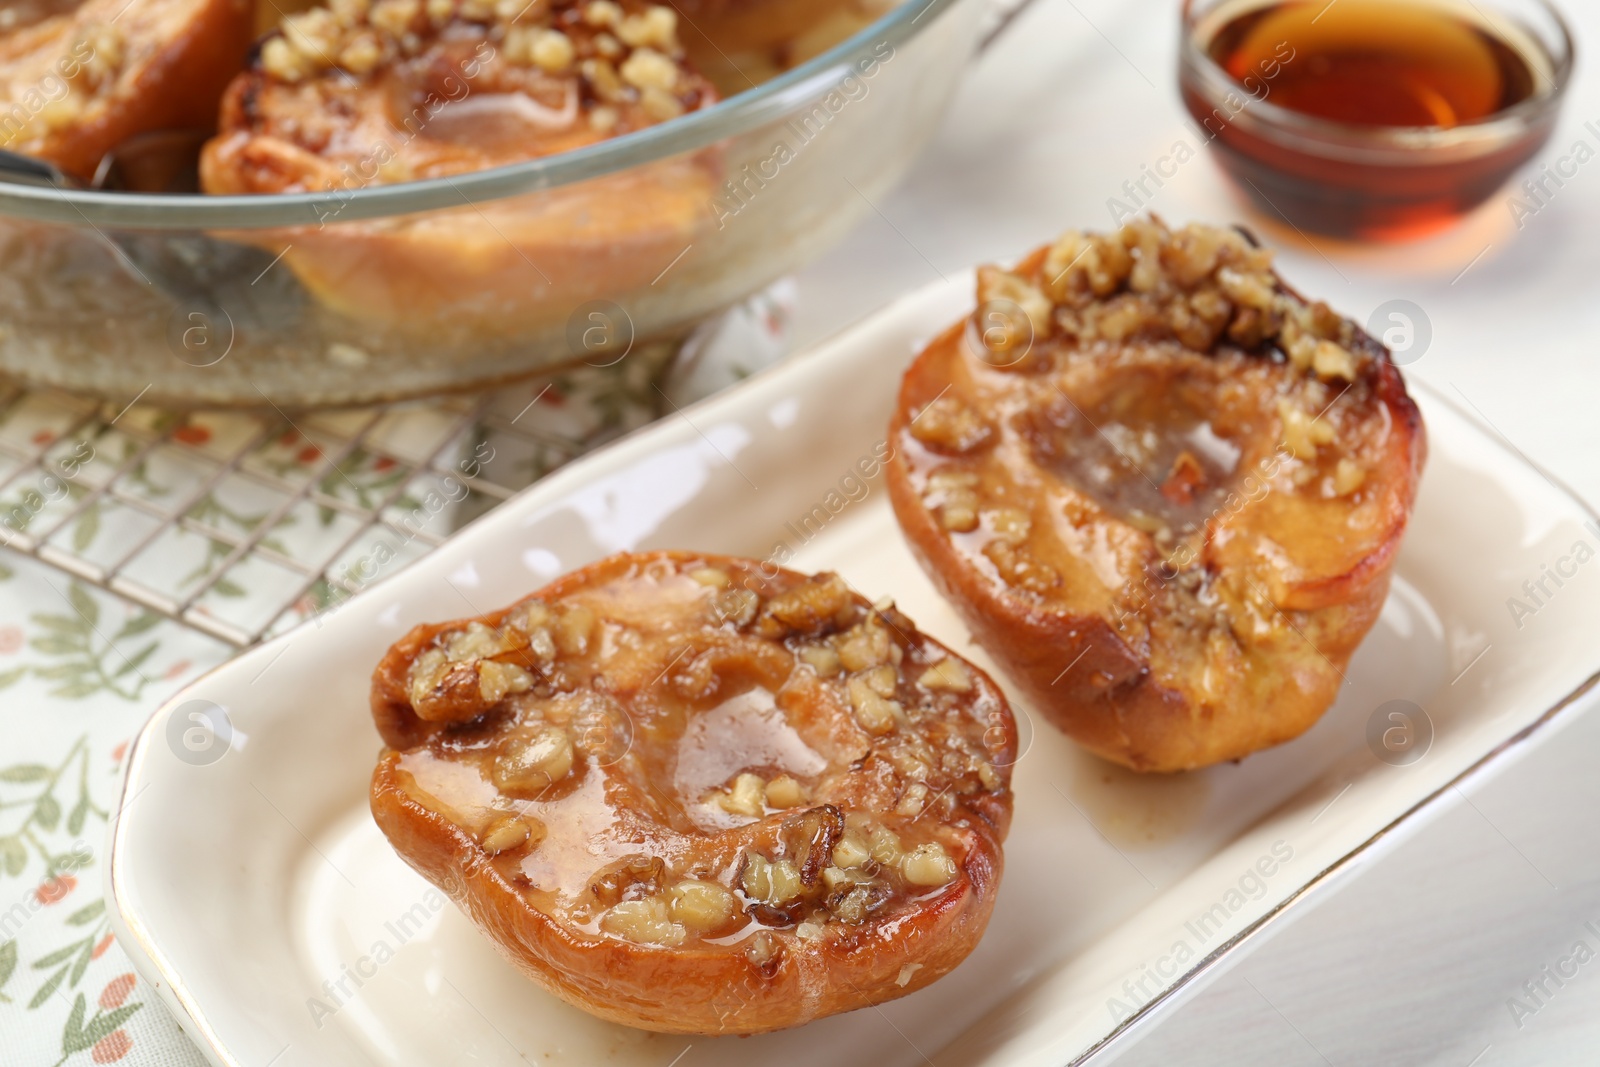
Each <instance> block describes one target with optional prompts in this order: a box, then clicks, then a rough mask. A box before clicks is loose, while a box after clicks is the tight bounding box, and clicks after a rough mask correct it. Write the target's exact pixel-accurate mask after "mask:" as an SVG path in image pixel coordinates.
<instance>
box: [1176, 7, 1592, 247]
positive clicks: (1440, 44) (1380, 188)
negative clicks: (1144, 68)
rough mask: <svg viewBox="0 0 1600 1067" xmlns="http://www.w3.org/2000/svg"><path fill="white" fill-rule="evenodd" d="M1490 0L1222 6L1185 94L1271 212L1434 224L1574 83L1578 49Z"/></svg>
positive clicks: (1203, 33) (1514, 151) (1309, 221)
mask: <svg viewBox="0 0 1600 1067" xmlns="http://www.w3.org/2000/svg"><path fill="white" fill-rule="evenodd" d="M1193 6H1194V5H1192V4H1191V7H1193ZM1487 6H1488V8H1489V10H1487V11H1486V10H1485V5H1483V4H1473V3H1468V2H1465V0H1463V2H1462V3H1460V4H1456V3H1452V2H1450V0H1334V2H1333V3H1328V2H1327V0H1278V2H1271V0H1261V2H1250V0H1243V2H1237V3H1220V4H1214V5H1211V7H1210V8H1209V9H1208V12H1207V13H1206V14H1205V15H1204V16H1202V17H1200V18H1198V19H1195V20H1194V21H1193V25H1192V26H1191V34H1192V37H1191V40H1190V42H1189V45H1190V51H1191V52H1192V53H1193V54H1192V55H1186V56H1185V61H1184V67H1183V71H1182V89H1183V94H1184V101H1185V104H1186V105H1187V106H1188V109H1189V111H1190V113H1191V114H1193V115H1194V117H1195V119H1196V121H1198V122H1199V123H1200V125H1201V127H1202V132H1203V133H1204V134H1205V135H1206V137H1207V139H1208V140H1209V141H1210V142H1211V143H1212V145H1213V147H1214V148H1216V149H1217V150H1218V158H1219V160H1220V161H1221V162H1222V164H1223V165H1224V167H1225V168H1226V169H1227V170H1228V171H1229V172H1230V173H1232V174H1233V175H1234V177H1236V178H1237V179H1239V181H1240V184H1241V186H1242V187H1243V188H1244V189H1245V191H1246V192H1247V193H1248V194H1249V195H1250V196H1251V197H1252V198H1254V199H1255V200H1256V201H1257V202H1258V203H1259V204H1260V205H1261V206H1262V208H1263V209H1264V210H1265V211H1266V212H1267V213H1269V214H1273V215H1280V216H1284V217H1286V218H1287V219H1288V220H1289V221H1290V222H1292V223H1293V224H1294V225H1296V226H1303V227H1305V228H1307V229H1314V230H1318V231H1321V232H1324V233H1333V234H1338V235H1342V236H1356V237H1397V236H1411V235H1415V234H1419V233H1425V232H1429V231H1431V230H1434V229H1437V228H1438V227H1440V226H1443V225H1447V224H1448V223H1449V222H1451V221H1453V220H1454V219H1456V218H1458V217H1459V216H1460V215H1462V214H1464V213H1465V212H1466V211H1469V210H1471V209H1472V208H1474V207H1476V206H1477V205H1479V204H1481V203H1482V202H1483V201H1484V200H1485V199H1487V198H1488V197H1490V196H1492V195H1493V193H1494V192H1495V191H1496V190H1497V189H1499V188H1500V186H1501V185H1503V184H1504V182H1505V181H1506V179H1507V178H1508V177H1509V176H1510V174H1511V173H1512V172H1513V171H1514V170H1515V169H1516V168H1517V167H1518V166H1519V165H1520V164H1522V163H1523V162H1525V161H1526V160H1527V159H1528V158H1529V157H1531V156H1532V155H1533V154H1534V152H1536V151H1537V150H1538V148H1539V147H1540V146H1541V145H1542V144H1543V143H1544V141H1545V140H1546V139H1547V138H1548V136H1549V133H1550V130H1551V127H1552V124H1553V120H1554V116H1555V106H1554V99H1555V98H1556V97H1557V96H1558V95H1559V94H1558V89H1559V85H1560V84H1561V83H1562V82H1564V75H1565V71H1564V68H1563V63H1564V62H1566V60H1564V59H1563V58H1562V57H1560V56H1556V55H1552V52H1551V50H1550V49H1549V48H1548V47H1547V45H1546V44H1545V43H1544V42H1542V41H1541V39H1540V37H1539V35H1538V34H1537V33H1536V32H1534V31H1533V29H1531V28H1529V27H1527V26H1525V25H1524V24H1523V23H1522V22H1521V21H1519V19H1518V18H1517V17H1516V16H1515V13H1510V12H1506V13H1502V12H1500V11H1498V10H1497V9H1495V8H1494V6H1493V5H1487ZM1523 6H1525V7H1533V8H1538V9H1540V10H1542V11H1543V12H1548V13H1549V14H1550V16H1551V18H1552V19H1554V24H1555V26H1556V27H1557V28H1558V29H1561V33H1560V34H1559V35H1558V36H1559V37H1560V39H1562V40H1564V39H1565V33H1564V28H1561V26H1560V21H1559V18H1558V17H1556V16H1554V14H1553V12H1550V11H1549V9H1548V8H1543V7H1542V5H1523ZM1202 57H1203V58H1202ZM1207 60H1208V61H1209V63H1210V64H1214V66H1208V65H1207V64H1206V62H1205V61H1207ZM1219 82H1220V84H1219ZM1541 101H1543V102H1545V103H1547V104H1548V106H1545V107H1541V106H1540V103H1541Z"/></svg>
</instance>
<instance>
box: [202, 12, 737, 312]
mask: <svg viewBox="0 0 1600 1067" xmlns="http://www.w3.org/2000/svg"><path fill="white" fill-rule="evenodd" d="M716 100H717V94H716V90H715V89H714V88H713V87H712V85H711V83H710V82H708V81H706V80H705V79H704V78H703V77H701V76H700V74H698V73H697V72H696V71H695V70H694V69H693V68H692V67H690V66H689V65H688V64H687V62H686V61H685V59H684V55H683V50H682V48H681V47H680V45H679V44H678V39H677V15H676V14H675V13H674V12H673V10H672V9H671V8H670V7H665V6H661V5H656V4H649V3H644V2H642V0H622V2H615V0H587V2H572V0H533V2H531V3H530V2H527V0H524V2H522V3H505V2H493V0H331V2H330V3H329V4H328V6H326V7H319V8H313V9H312V10H310V11H305V12H302V13H300V14H296V15H291V16H289V17H288V18H286V19H284V20H283V23H282V27H281V29H280V31H279V32H277V33H275V34H273V35H272V36H269V37H267V38H266V39H265V40H264V41H263V42H262V43H261V44H260V46H259V48H258V49H257V52H256V55H255V58H254V60H253V61H252V63H251V65H250V69H249V70H247V71H246V72H245V73H244V74H242V75H240V76H239V78H238V79H237V80H236V81H235V82H234V83H233V85H232V86H231V87H230V88H229V90H228V93H227V96H226V97H225V99H224V100H223V106H222V119H221V128H220V132H219V133H218V135H217V137H216V138H215V139H214V140H213V141H211V142H210V143H209V144H208V145H207V146H206V148H205V150H204V152H203V154H202V158H201V169H200V176H201V184H202V186H203V188H204V189H205V191H206V192H209V193H290V192H312V193H326V194H328V195H327V199H326V201H325V202H324V203H323V204H322V205H321V207H320V208H318V209H317V210H316V212H315V216H316V217H314V218H310V219H308V222H309V223H311V225H308V226H306V227H303V228H296V229H295V230H293V231H290V232H283V231H273V232H269V233H267V234H260V233H258V234H255V235H253V236H252V235H251V234H249V233H248V232H247V233H241V234H238V235H235V236H237V237H238V238H240V239H246V240H253V241H256V242H257V243H261V244H262V245H263V246H264V247H270V248H272V250H273V251H274V252H277V251H279V250H281V249H283V248H287V249H288V250H287V251H286V252H285V253H284V261H285V262H286V263H288V265H289V266H290V268H291V269H292V270H293V271H294V272H295V274H296V275H297V276H298V277H299V278H300V280H301V281H302V282H303V283H304V284H305V285H306V287H307V288H308V289H309V290H310V291H311V292H313V293H314V294H316V295H317V296H318V297H319V298H320V300H321V301H322V303H323V304H325V305H326V306H329V307H332V308H334V309H335V310H337V311H339V312H341V313H343V314H345V315H347V316H350V317H354V318H357V319H362V320H370V321H374V322H379V323H400V324H404V325H410V326H426V325H427V324H428V323H430V322H436V323H441V324H459V323H467V324H469V325H472V326H475V327H478V328H480V329H481V330H482V332H483V333H484V334H485V335H488V336H506V335H514V334H516V333H518V332H521V331H523V330H525V329H527V328H528V327H530V326H535V325H542V324H547V323H548V321H550V320H556V321H565V319H566V317H567V315H568V314H569V313H570V312H571V311H572V310H573V309H574V308H575V307H576V306H577V305H579V304H581V303H583V302H585V301H588V300H592V299H595V298H597V297H603V296H608V295H615V294H618V293H620V292H622V291H625V290H627V289H629V288H631V287H636V286H643V285H647V284H648V283H649V282H650V281H651V280H652V279H653V278H655V277H656V276H658V275H659V273H660V272H661V271H662V270H663V269H664V268H666V267H667V266H668V265H669V264H670V263H671V262H672V260H673V259H674V257H676V256H679V255H680V254H681V253H682V252H683V250H684V249H685V247H686V246H687V245H688V244H690V243H691V242H692V241H693V239H694V235H695V233H696V232H698V230H699V228H700V227H702V226H704V225H707V224H708V223H710V222H711V221H712V220H711V215H710V213H709V212H708V211H707V209H706V204H707V202H708V198H709V197H710V196H711V194H712V191H713V186H714V183H715V180H716V176H717V175H718V173H719V165H718V162H717V161H718V156H717V154H716V153H715V152H714V151H708V152H702V153H698V154H691V155H686V156H679V157H674V158H671V159H667V160H663V161H661V162H659V163H655V164H652V165H648V166H639V167H634V168H630V169H628V170H625V171H622V172H618V173H614V174H611V175H609V176H605V177H600V178H595V179H590V180H588V181H583V182H578V183H575V184H570V185H565V186H559V187H556V188H552V189H548V190H542V191H540V192H538V193H533V194H528V195H524V196H516V197H511V198H507V199H498V200H486V201H483V202H481V203H477V202H474V201H473V198H471V197H469V196H468V194H467V193H466V192H463V193H462V203H461V206H460V207H458V208H451V209H447V210H440V211H435V212H432V213H429V214H420V215H412V216H405V217H391V218H385V219H380V220H370V221H360V220H351V219H341V217H340V216H341V215H342V214H343V212H344V208H345V206H346V205H347V204H348V202H349V199H350V197H352V196H353V195H355V194H356V193H357V192H358V191H359V190H361V189H363V188H365V187H368V186H371V185H380V184H390V183H396V182H407V181H418V180H423V179H430V178H433V179H440V178H443V179H451V178H456V177H459V176H461V175H464V174H468V173H471V172H474V171H480V170H485V169H488V168H491V167H498V166H503V165H506V164H511V163H518V162H522V161H526V160H530V159H536V158H541V157H545V156H551V155H555V154H557V153H561V152H570V151H573V150H575V149H579V148H583V147H585V146H588V145H593V144H596V143H598V142H601V141H604V140H607V139H609V138H614V137H618V136H621V135H623V134H627V133H631V132H634V131H636V130H642V129H644V128H646V127H649V126H653V125H656V124H658V123H661V122H665V121H668V120H670V119H673V118H677V117H678V116H680V115H684V114H686V113H688V112H692V111H696V110H698V109H701V108H705V107H709V106H710V105H712V104H713V103H715V102H716Z"/></svg>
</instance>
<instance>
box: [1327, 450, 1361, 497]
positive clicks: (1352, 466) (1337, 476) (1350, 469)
mask: <svg viewBox="0 0 1600 1067" xmlns="http://www.w3.org/2000/svg"><path fill="white" fill-rule="evenodd" d="M1366 481H1367V472H1366V468H1364V467H1362V466H1361V464H1359V463H1357V462H1355V461H1354V460H1350V459H1344V458H1341V459H1340V460H1339V462H1338V464H1337V465H1336V466H1335V467H1334V469H1333V493H1334V495H1335V496H1349V495H1350V494H1351V493H1353V492H1355V491H1356V490H1357V489H1360V488H1361V487H1362V486H1363V485H1364V484H1366Z"/></svg>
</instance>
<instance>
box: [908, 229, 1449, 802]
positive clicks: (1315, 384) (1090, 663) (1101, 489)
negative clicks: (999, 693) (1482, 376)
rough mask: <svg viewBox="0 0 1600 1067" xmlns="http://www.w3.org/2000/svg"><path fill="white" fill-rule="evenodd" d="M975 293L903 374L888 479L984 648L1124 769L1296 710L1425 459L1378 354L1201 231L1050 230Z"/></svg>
mask: <svg viewBox="0 0 1600 1067" xmlns="http://www.w3.org/2000/svg"><path fill="white" fill-rule="evenodd" d="M977 295H978V302H979V307H978V310H977V312H976V313H975V314H974V315H973V317H972V318H971V319H969V320H967V321H963V322H961V323H958V324H956V325H955V326H953V327H951V328H950V329H949V330H947V331H945V332H944V333H943V334H942V335H941V336H939V337H938V338H937V339H936V340H935V341H934V342H933V343H932V344H930V345H929V346H928V347H927V349H926V350H924V351H923V352H922V353H921V354H920V355H919V356H918V357H917V358H916V360H915V361H914V362H913V363H912V365H911V367H910V369H909V370H908V371H907V372H906V375H905V378H904V381H903V383H902V386H901V392H900V397H899V403H898V407H897V409H896V411H895V414H894V417H893V422H892V425H891V430H890V432H891V434H892V438H893V442H894V444H895V452H894V459H893V461H892V463H891V464H890V465H889V471H888V481H889V489H890V493H891V499H892V500H893V504H894V509H895V514H896V515H897V517H898V518H899V521H900V525H901V527H902V529H903V530H904V532H905V535H906V538H907V540H908V541H909V543H910V546H911V548H912V551H913V552H914V553H915V555H916V556H917V558H918V559H919V560H920V562H921V563H922V566H923V567H924V569H925V570H926V571H927V573H928V574H929V576H930V577H931V578H932V579H933V581H934V582H935V584H936V585H937V586H938V587H939V589H940V590H941V591H942V592H943V594H944V595H945V596H946V597H947V598H948V599H949V600H950V601H951V603H952V604H953V605H954V606H955V607H956V608H957V610H958V611H959V612H960V614H961V615H962V617H963V618H964V620H965V621H966V623H967V625H968V626H969V627H970V628H971V630H972V633H973V634H974V636H975V637H976V638H977V640H978V641H979V642H980V643H981V644H982V645H983V647H984V648H985V649H986V650H987V651H988V652H989V653H990V655H992V656H993V657H994V658H995V661H996V662H997V663H998V664H999V665H1000V666H1001V667H1002V669H1003V670H1004V671H1005V672H1006V673H1007V674H1008V675H1009V676H1010V677H1011V678H1012V680H1013V681H1014V682H1015V683H1016V685H1017V686H1018V688H1019V689H1020V690H1021V691H1022V692H1023V693H1025V694H1026V695H1027V697H1028V698H1029V700H1030V701H1031V702H1032V703H1033V704H1034V705H1035V706H1036V707H1037V708H1038V709H1039V710H1040V711H1041V712H1042V713H1043V714H1044V715H1045V716H1046V717H1048V718H1049V719H1050V720H1051V721H1052V722H1054V723H1055V725H1057V726H1058V727H1060V728H1061V729H1062V730H1063V731H1065V732H1066V733H1067V734H1068V735H1069V736H1070V737H1072V738H1073V739H1074V740H1076V741H1077V742H1079V743H1080V744H1082V745H1084V746H1085V747H1086V748H1088V749H1090V750H1091V751H1093V752H1095V753H1097V754H1099V755H1100V756H1103V757H1105V758H1106V759H1109V760H1114V761H1116V762H1117V763H1121V764H1124V765H1126V766H1128V767H1131V768H1134V769H1135V770H1145V771H1176V770H1184V769H1188V768H1194V767H1203V766H1206V765H1208V764H1213V763H1217V762H1219V761H1223V760H1237V759H1239V758H1241V757H1243V756H1245V755H1248V754H1249V753H1251V752H1255V751H1257V750H1259V749H1262V748H1266V747H1268V746H1270V745H1276V744H1278V743H1280V742H1283V741H1287V740H1289V739H1290V738H1293V737H1296V736H1298V735H1299V734H1300V733H1302V732H1303V731H1305V730H1306V729H1307V728H1309V727H1310V726H1311V725H1312V724H1313V723H1314V722H1316V720H1317V719H1318V717H1319V716H1321V715H1322V713H1323V712H1324V711H1325V710H1326V709H1327V708H1328V707H1329V705H1330V704H1331V703H1332V702H1333V700H1334V698H1335V696H1336V695H1337V693H1338V690H1339V687H1340V685H1341V682H1342V679H1343V675H1344V671H1345V668H1346V665H1347V664H1348V663H1349V660H1350V656H1351V654H1352V653H1353V652H1354V651H1355V648H1356V646H1357V645H1358V644H1359V643H1360V642H1361V639H1362V638H1363V636H1365V634H1366V633H1367V631H1368V630H1369V629H1370V628H1371V626H1372V624H1373V623H1374V621H1375V620H1376V619H1377V616H1378V612H1379V610H1380V608H1381V607H1382V604H1383V601H1384V597H1385V595H1386V594H1387V590H1388V587H1389V579H1390V572H1391V569H1392V567H1393V564H1394V560H1395V555H1396V552H1397V551H1398V549H1399V546H1400V541H1401V537H1402V535H1403V534H1404V532H1405V528H1406V523H1407V521H1408V518H1409V516H1410V513H1411V508H1412V502H1413V500H1414V498H1415V495H1416V489H1417V482H1418V479H1419V477H1420V475H1421V471H1422V466H1423V461H1424V456H1425V453H1426V445H1425V439H1424V434H1423V426H1422V420H1421V416H1420V415H1419V413H1418V411H1417V408H1416V405H1415V404H1414V403H1413V402H1412V400H1411V399H1410V397H1409V396H1408V395H1407V394H1406V389H1405V383H1404V382H1403V381H1402V380H1401V377H1400V372H1399V371H1398V370H1397V369H1396V368H1395V366H1394V364H1393V363H1392V362H1391V360H1390V358H1389V354H1388V352H1387V351H1386V350H1385V349H1384V348H1383V346H1382V345H1380V344H1379V343H1378V342H1377V341H1375V340H1374V339H1373V338H1371V337H1369V336H1367V335H1366V334H1365V333H1364V332H1362V330H1361V329H1360V328H1359V327H1357V326H1356V325H1355V324H1354V323H1351V322H1349V321H1348V320H1345V319H1342V318H1340V317H1339V316H1338V315H1336V314H1335V313H1334V312H1333V311H1331V310H1329V308H1328V307H1327V306H1326V305H1325V304H1322V303H1319V302H1312V301H1307V300H1306V299H1304V298H1302V297H1301V296H1300V295H1299V294H1297V293H1295V292H1294V291H1293V290H1291V289H1290V288H1288V287H1287V286H1286V285H1285V284H1284V283H1283V281H1282V280H1281V279H1280V278H1279V277H1278V276H1277V275H1276V274H1275V273H1274V271H1273V268H1272V256H1271V254H1270V253H1269V252H1268V251H1266V250H1264V249H1261V248H1258V247H1256V246H1255V245H1254V244H1253V243H1252V242H1251V241H1249V240H1247V239H1246V238H1245V237H1243V236H1242V235H1241V234H1239V233H1237V232H1234V231H1231V230H1225V229H1218V228H1214V227H1210V226H1201V225H1190V226H1185V227H1183V228H1180V229H1169V228H1168V227H1167V226H1165V225H1164V224H1162V223H1161V222H1160V221H1158V220H1154V219H1149V220H1138V221H1134V222H1131V223H1129V224H1128V225H1126V226H1125V227H1124V228H1123V229H1121V230H1120V231H1119V232H1117V233H1113V234H1109V235H1088V234H1082V233H1076V232H1074V233H1068V234H1067V235H1065V236H1064V237H1062V238H1061V240H1059V241H1058V242H1056V243H1055V244H1053V245H1051V246H1049V247H1047V248H1043V249H1040V250H1038V251H1037V252H1035V253H1034V254H1033V255H1031V256H1029V257H1028V258H1026V259H1025V260H1023V261H1022V263H1021V264H1019V265H1018V266H1017V267H1016V268H1015V269H1013V270H1001V269H999V268H995V267H986V268H983V269H981V270H980V271H979V273H978V294H977Z"/></svg>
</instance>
